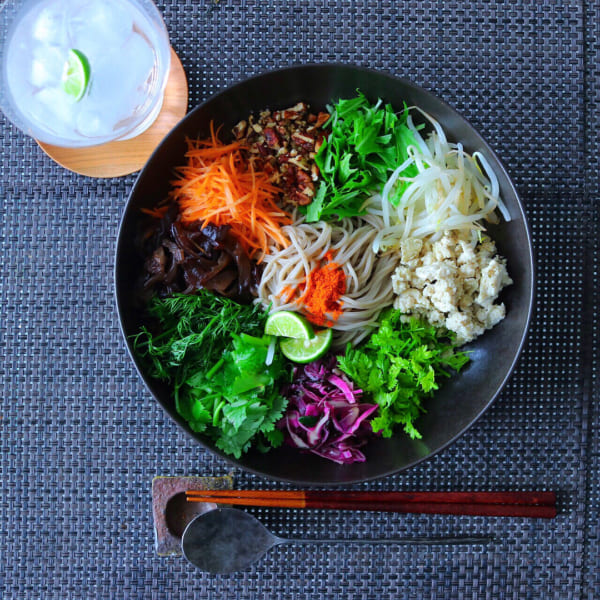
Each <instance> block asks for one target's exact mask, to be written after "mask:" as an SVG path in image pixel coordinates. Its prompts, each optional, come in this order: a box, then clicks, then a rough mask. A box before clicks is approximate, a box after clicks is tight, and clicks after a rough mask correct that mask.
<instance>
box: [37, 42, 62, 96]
mask: <svg viewBox="0 0 600 600" xmlns="http://www.w3.org/2000/svg"><path fill="white" fill-rule="evenodd" d="M66 60H67V55H66V52H65V50H64V49H62V48H58V47H56V46H35V47H34V49H33V59H32V62H31V73H30V77H29V81H30V83H31V84H32V85H33V86H34V87H52V86H57V85H59V84H60V81H61V79H62V74H63V70H64V66H65V62H66Z"/></svg>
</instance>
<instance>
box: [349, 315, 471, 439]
mask: <svg viewBox="0 0 600 600" xmlns="http://www.w3.org/2000/svg"><path fill="white" fill-rule="evenodd" d="M400 317H401V313H400V311H397V310H392V311H389V312H387V313H386V314H384V315H383V318H382V320H381V323H380V325H379V329H378V330H377V331H376V332H375V333H373V334H372V335H371V337H370V338H369V340H368V342H367V343H366V344H365V345H363V346H362V347H360V348H356V349H355V348H352V347H351V346H350V345H348V347H347V348H346V354H345V356H341V357H339V358H338V366H339V368H340V369H341V370H342V371H344V373H346V374H347V375H348V376H349V377H351V378H352V379H353V380H354V381H355V383H356V384H357V385H358V386H359V387H360V388H362V389H363V390H364V391H365V392H367V393H369V394H370V395H371V396H372V397H373V400H374V401H375V402H376V403H377V404H378V405H379V410H378V412H377V416H376V417H375V418H374V419H373V420H372V421H371V426H372V428H373V431H376V432H379V431H381V432H382V435H383V437H391V435H392V431H393V429H394V427H395V426H396V425H402V426H403V427H404V431H405V432H406V433H407V434H408V435H409V436H410V437H411V438H413V439H414V438H420V437H421V434H420V433H419V432H418V431H417V429H416V428H415V426H414V422H415V421H416V420H417V418H418V417H419V415H420V414H421V413H422V412H425V409H424V408H423V405H422V401H423V400H424V399H425V398H428V397H430V396H431V395H432V394H433V391H434V390H437V389H438V387H439V386H438V380H439V376H443V377H449V376H450V374H451V371H459V370H460V369H461V368H462V367H463V366H464V365H465V364H466V363H467V362H468V361H469V357H468V356H467V354H466V353H465V352H459V351H457V350H456V349H455V347H454V346H453V345H452V342H451V340H450V339H449V336H448V334H446V333H445V332H444V333H443V332H441V331H440V330H438V329H436V328H435V327H433V326H431V325H429V324H427V323H424V322H423V321H419V320H417V319H414V318H413V319H411V320H410V321H409V322H407V323H404V322H402V321H401V320H400Z"/></svg>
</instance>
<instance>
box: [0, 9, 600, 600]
mask: <svg viewBox="0 0 600 600" xmlns="http://www.w3.org/2000/svg"><path fill="white" fill-rule="evenodd" d="M159 7H160V9H161V10H162V11H163V14H164V16H165V20H166V22H167V25H168V28H169V31H170V33H171V40H172V44H173V46H174V47H175V49H176V51H177V52H178V54H179V56H180V58H181V60H182V62H183V65H184V67H185V69H186V72H187V74H188V78H189V83H190V106H193V105H195V104H196V103H198V102H200V101H201V100H203V99H204V98H206V97H207V96H208V95H210V94H212V93H213V92H215V91H217V90H219V89H222V88H223V87H224V86H226V85H228V84H230V83H233V82H235V81H237V80H238V79H240V78H244V77H246V76H248V75H252V74H255V73H258V72H262V71H265V70H267V69H269V68H273V67H279V66H285V65H291V64H296V63H306V62H320V61H340V62H346V63H354V64H359V65H364V66H369V67H373V68H378V69H383V70H385V71H387V72H390V73H392V74H396V75H401V76H404V77H408V78H409V79H412V80H413V81H415V82H416V83H418V84H421V85H423V86H424V87H426V88H428V89H430V90H432V91H433V92H435V93H437V94H439V95H440V96H441V97H443V98H444V99H445V100H447V101H449V102H450V103H451V104H453V105H454V106H455V107H456V108H457V109H458V110H459V111H461V112H462V113H463V114H464V115H465V116H466V117H467V118H468V119H469V120H470V121H471V122H472V123H473V124H474V125H475V127H477V128H478V129H479V130H480V131H481V132H482V133H483V135H484V136H485V137H486V138H487V139H488V140H489V141H490V143H491V145H492V147H493V148H494V149H496V150H497V152H498V154H499V156H500V157H501V158H502V159H503V161H504V162H505V164H506V165H507V167H508V170H509V173H510V174H511V176H512V177H513V179H514V181H515V183H516V185H517V187H518V189H519V192H520V193H521V195H522V199H523V201H524V204H525V208H526V211H527V215H528V218H529V222H530V226H531V231H532V235H533V240H534V245H535V248H536V252H537V276H538V299H537V309H536V314H535V317H534V321H533V324H532V327H531V334H530V336H529V341H528V343H527V347H526V349H525V352H524V354H523V356H522V358H521V360H520V361H519V365H518V367H517V369H516V371H515V373H514V376H513V377H512V379H511V381H510V383H509V384H508V386H507V387H506V388H505V390H504V391H503V393H502V394H501V396H500V398H499V399H498V400H497V402H496V403H495V404H494V406H493V407H492V408H491V409H490V410H489V411H488V412H487V413H486V415H485V416H484V417H483V418H482V419H481V420H480V421H479V422H478V423H477V424H476V425H475V426H474V427H473V428H472V429H471V430H470V431H469V432H467V433H466V434H465V435H464V436H463V437H462V438H461V439H460V440H459V441H457V442H456V443H455V444H454V445H452V446H451V447H450V448H448V449H447V450H445V451H444V452H442V453H441V454H439V455H438V456H436V457H435V458H433V459H432V460H431V461H428V462H427V463H425V464H423V465H420V466H419V467H417V468H415V469H412V470H410V471H408V472H407V473H404V474H402V475H398V476H395V477H390V478H386V479H383V480H380V481H377V482H373V483H371V484H369V485H365V486H359V487H364V488H366V489H467V488H474V489H486V488H490V489H500V488H507V489H543V488H552V489H557V490H560V492H561V504H562V507H563V511H562V513H561V515H560V516H559V517H558V518H557V519H556V520H554V521H551V522H541V521H540V522H538V521H527V520H519V519H503V520H493V519H485V518H464V517H463V518H461V517H438V516H418V515H412V516H399V515H381V514H365V515H357V514H346V513H327V514H324V513H321V512H318V511H314V512H299V511H274V510H257V511H255V512H256V514H259V515H260V516H261V519H262V520H263V521H264V522H265V523H266V524H268V525H269V526H270V527H272V528H273V530H275V531H278V532H279V533H282V534H285V535H305V536H317V535H318V534H319V533H320V532H321V531H322V530H324V529H327V531H328V533H329V534H330V535H340V536H344V537H352V536H354V535H364V536H369V535H372V536H378V535H397V536H400V535H421V534H423V533H429V534H432V535H438V534H439V535H450V534H451V535H461V534H471V533H474V534H481V533H485V534H488V533H490V534H493V535H494V536H495V537H496V538H497V542H495V543H494V544H492V545H490V546H487V547H481V546H474V547H467V548H465V547H461V548H452V547H439V548H423V547H408V548H406V547H405V548H402V549H401V550H398V549H394V548H391V547H388V548H374V547H359V546H353V545H352V544H342V545H335V546H331V547H324V548H316V547H291V546H290V547H285V548H280V549H277V550H274V551H272V552H271V553H269V554H268V555H267V556H266V557H265V558H264V559H263V560H262V561H261V562H260V564H258V565H257V566H256V567H254V568H252V569H251V570H249V571H247V572H244V573H240V574H237V575H235V576H217V577H211V576H207V575H203V574H201V573H199V572H197V571H194V570H191V569H190V568H189V567H188V566H187V564H186V563H185V562H184V561H183V560H182V559H160V558H158V557H156V555H155V554H154V546H153V538H152V535H153V534H152V514H151V507H150V486H151V481H152V477H153V476H154V475H157V474H165V475H167V474H168V475H191V474H201V475H223V474H225V473H228V472H229V471H230V466H229V465H228V464H227V463H225V462H224V461H222V460H220V459H218V458H215V457H214V456H212V455H211V454H209V453H207V452H206V451H204V450H202V449H201V448H200V447H198V446H197V445H195V444H194V443H193V442H192V441H191V440H190V439H189V438H188V437H187V436H186V435H185V434H184V433H183V432H181V431H180V430H179V429H177V428H176V427H175V425H173V423H171V421H170V420H169V419H168V418H167V416H166V415H165V414H164V413H163V412H162V410H161V409H160V408H159V407H158V405H157V404H156V403H155V402H154V401H153V399H152V398H151V397H150V395H149V393H148V392H147V391H146V389H145V388H144V386H143V384H142V383H141V381H140V380H139V378H138V376H137V374H136V372H135V370H134V368H133V366H132V364H131V362H130V360H129V358H128V356H127V354H126V351H125V348H124V344H123V342H122V340H121V337H120V332H119V329H118V323H117V319H116V315H115V306H114V299H113V276H112V269H113V258H114V249H115V241H116V234H117V228H118V223H119V219H120V216H121V214H122V211H123V208H124V205H125V201H126V197H127V194H128V192H129V190H130V188H131V185H132V183H133V181H134V177H133V176H130V177H125V178H120V179H114V180H94V179H87V178H84V177H79V176H76V175H73V174H70V173H68V172H66V171H64V170H62V169H61V168H59V167H57V166H56V165H55V164H53V163H52V162H51V160H50V159H49V158H47V157H46V156H45V155H43V154H42V153H41V151H40V150H39V149H38V148H37V147H36V145H35V143H34V142H33V141H31V140H29V139H26V138H24V137H23V136H22V135H21V134H19V133H18V132H16V130H15V129H14V128H13V127H12V126H10V125H7V124H6V123H5V121H3V120H2V121H1V128H0V136H1V142H2V159H1V161H0V203H1V204H0V207H1V214H2V219H1V220H0V252H1V254H0V255H1V256H2V263H3V264H2V266H3V269H2V272H1V273H2V274H1V275H0V397H1V398H2V409H1V414H0V416H1V418H0V482H1V486H2V487H1V489H0V491H1V495H0V535H1V538H0V539H1V543H2V554H3V559H2V561H1V562H0V597H2V598H6V599H11V600H12V599H27V600H29V599H38V598H39V599H43V600H47V599H54V598H56V599H67V598H77V599H80V598H82V599H88V598H90V599H92V598H107V599H113V598H128V599H129V598H132V599H134V598H135V599H137V598H157V599H159V598H160V599H162V598H179V597H186V598H187V597H190V598H192V597H194V598H215V599H216V598H223V597H238V598H248V599H253V598H257V597H263V596H264V597H267V598H281V599H288V598H289V599H296V598H307V599H313V598H314V599H319V600H321V599H329V598H339V597H350V598H373V599H382V600H383V599H392V598H394V599H395V598H415V599H418V598H435V599H438V598H439V599H444V600H446V599H451V598H461V599H462V598H474V599H475V598H476V599H480V598H515V599H519V600H521V599H526V598H531V599H534V598H535V599H537V598H556V599H560V600H563V599H565V598H594V597H597V596H598V595H599V594H600V592H599V591H598V590H599V585H600V581H599V577H600V576H599V572H600V559H599V556H600V552H599V548H600V543H599V539H598V526H597V521H598V499H599V496H600V488H599V484H598V477H597V475H598V456H599V454H600V453H599V450H600V447H599V442H598V439H599V438H598V430H599V425H600V416H599V412H598V407H597V400H598V393H597V391H596V390H597V389H598V362H597V358H595V357H594V355H593V352H592V350H593V348H594V344H595V348H596V349H597V348H598V326H597V325H596V321H594V320H593V319H592V316H593V315H594V314H597V312H598V308H599V305H598V291H597V285H594V281H595V279H594V275H595V276H597V275H598V250H597V244H596V243H594V240H597V239H598V233H599V227H598V217H597V214H596V212H595V210H594V209H596V210H597V207H598V201H599V189H598V178H597V173H598V166H599V165H598V156H599V154H600V153H599V150H600V148H599V147H598V134H599V133H600V129H599V127H598V125H599V122H598V119H599V117H598V114H599V112H600V111H598V107H599V106H600V102H599V94H600V81H599V76H598V70H597V65H598V64H599V61H598V59H599V58H600V57H599V51H598V42H597V40H598V39H600V32H599V31H598V27H599V26H598V23H599V20H600V19H599V14H598V12H599V9H598V3H587V4H583V3H580V2H572V1H569V2H550V1H547V2H539V3H538V2H528V3H513V2H509V1H508V0H506V1H504V2H496V3H483V4H481V3H466V2H458V1H450V2H444V3H441V2H434V1H425V2H403V3H397V2H393V1H392V0H387V1H384V0H381V1H376V2H350V1H330V2H315V3H308V2H296V1H289V2H287V1H285V0H281V1H278V2H269V3H267V2H260V1H259V0H255V1H245V0H240V1H228V0H220V1H219V2H216V1H214V0H200V1H199V0H187V1H180V2H175V1H173V2H166V3H161V4H160V5H159ZM593 394H595V396H594V397H595V400H596V402H595V403H594V402H593V401H592V395H593ZM235 476H236V482H237V483H238V484H239V485H240V486H243V487H259V486H265V487H266V486H273V485H274V484H273V483H272V482H270V481H266V480H263V479H261V478H259V477H256V476H251V475H248V474H245V473H243V472H240V471H236V472H235Z"/></svg>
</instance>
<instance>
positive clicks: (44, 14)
mask: <svg viewBox="0 0 600 600" xmlns="http://www.w3.org/2000/svg"><path fill="white" fill-rule="evenodd" d="M31 35H32V36H33V38H34V39H35V40H38V41H40V42H42V43H44V44H60V43H62V42H64V40H65V39H66V37H67V28H66V20H65V4H62V3H60V2H54V3H53V4H52V5H50V6H45V7H44V8H42V9H41V10H40V12H39V14H38V15H37V18H35V19H34V21H33V23H32V26H31Z"/></svg>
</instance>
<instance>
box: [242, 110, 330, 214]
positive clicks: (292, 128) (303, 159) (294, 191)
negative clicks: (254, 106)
mask: <svg viewBox="0 0 600 600" xmlns="http://www.w3.org/2000/svg"><path fill="white" fill-rule="evenodd" d="M328 119H329V114H328V113H326V112H319V113H318V114H314V113H311V112H309V107H308V105H307V104H306V103H304V102H298V104H296V105H295V106H292V107H291V108H286V109H284V110H276V111H273V112H271V111H269V110H265V111H262V112H261V113H260V114H259V116H258V119H256V118H255V117H254V115H250V117H249V118H248V120H247V121H240V122H239V123H238V124H237V125H236V126H235V127H234V128H233V132H234V135H235V137H236V139H237V140H241V141H243V142H245V144H246V146H247V148H248V153H249V158H250V161H251V162H253V163H254V165H255V167H256V168H259V169H262V170H264V171H265V172H266V173H268V174H269V178H270V180H271V182H272V183H274V184H275V185H277V186H279V187H280V188H281V190H282V200H283V201H284V202H287V203H291V204H298V205H306V204H310V202H312V200H313V198H314V195H315V183H316V182H317V181H318V179H319V168H318V167H317V165H316V164H315V162H314V159H315V156H316V153H317V152H318V150H319V148H320V147H321V146H322V145H323V140H324V139H325V133H323V132H322V131H321V128H322V127H323V125H324V124H325V123H326V122H327V120H328Z"/></svg>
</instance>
